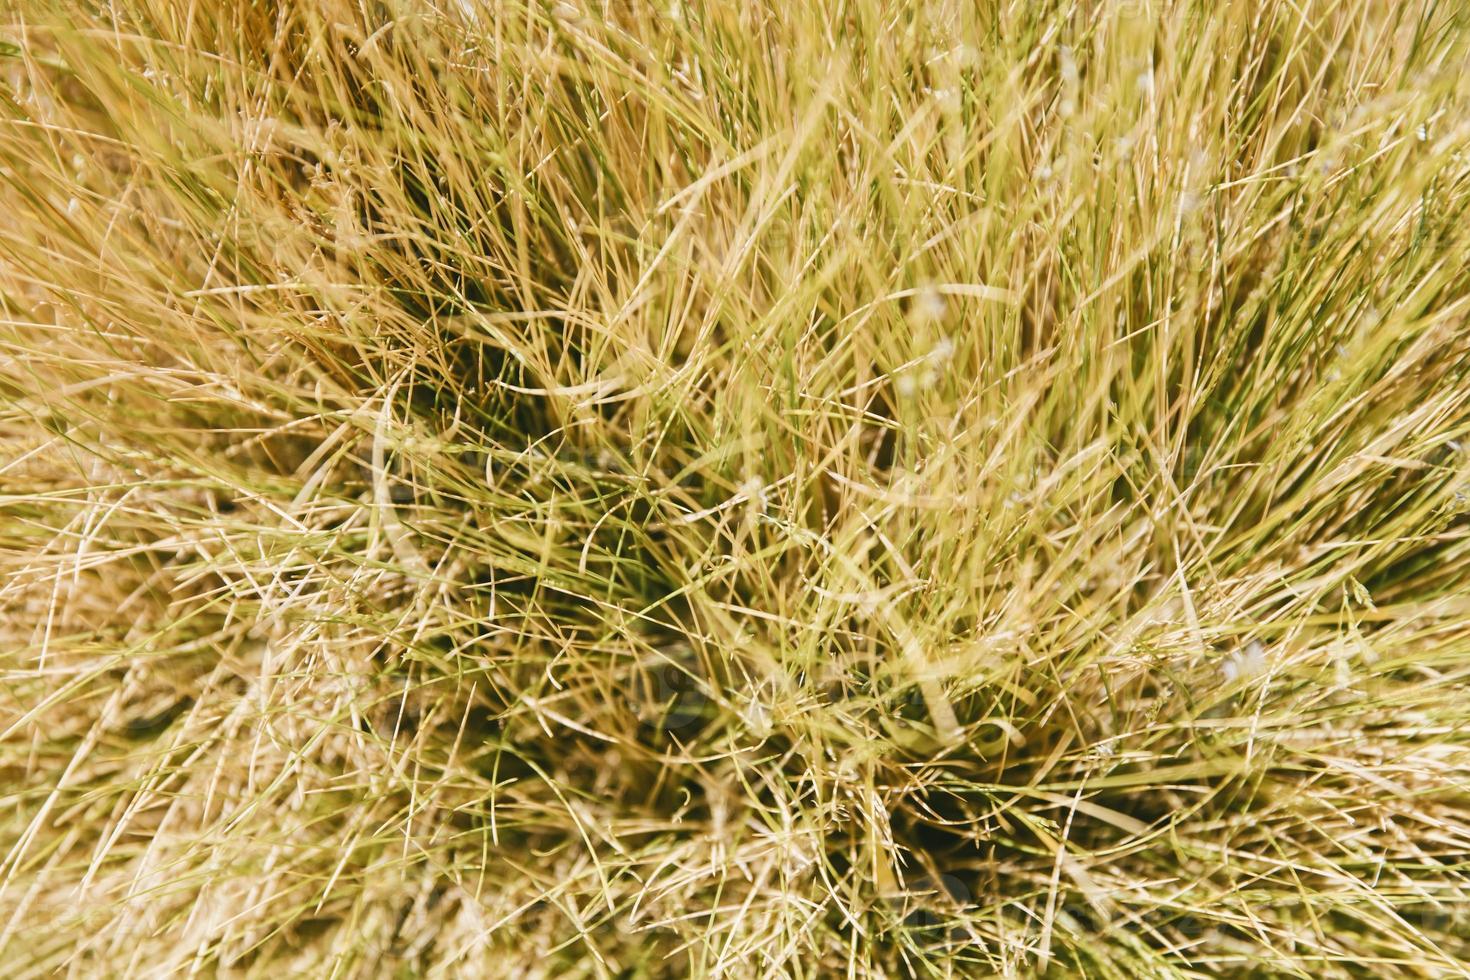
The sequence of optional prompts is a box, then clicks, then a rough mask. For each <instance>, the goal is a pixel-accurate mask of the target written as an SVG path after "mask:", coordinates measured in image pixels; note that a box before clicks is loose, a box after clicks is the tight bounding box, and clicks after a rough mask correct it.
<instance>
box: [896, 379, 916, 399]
mask: <svg viewBox="0 0 1470 980" xmlns="http://www.w3.org/2000/svg"><path fill="white" fill-rule="evenodd" d="M893 387H894V388H895V389H897V391H898V394H899V397H900V398H912V397H914V395H916V394H918V391H919V381H918V379H917V378H915V377H914V376H913V375H912V374H901V375H899V377H898V380H897V381H896V382H894V385H893Z"/></svg>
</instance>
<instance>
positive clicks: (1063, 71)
mask: <svg viewBox="0 0 1470 980" xmlns="http://www.w3.org/2000/svg"><path fill="white" fill-rule="evenodd" d="M1057 72H1058V74H1060V75H1061V76H1062V81H1063V82H1065V83H1066V84H1068V85H1076V84H1077V78H1078V74H1077V59H1076V57H1074V56H1073V54H1072V49H1071V47H1070V46H1068V45H1065V44H1064V45H1062V46H1061V47H1060V48H1058V49H1057Z"/></svg>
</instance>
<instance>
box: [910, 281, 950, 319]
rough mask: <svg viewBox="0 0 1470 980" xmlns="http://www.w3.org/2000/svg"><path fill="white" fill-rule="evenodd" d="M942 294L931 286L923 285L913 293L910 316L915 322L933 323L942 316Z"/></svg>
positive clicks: (943, 306)
mask: <svg viewBox="0 0 1470 980" xmlns="http://www.w3.org/2000/svg"><path fill="white" fill-rule="evenodd" d="M945 308H946V304H945V302H944V294H943V293H941V292H940V291H939V290H938V289H936V288H935V287H933V286H925V287H923V288H922V289H920V290H919V291H918V292H917V293H916V294H915V295H914V306H913V309H912V311H911V312H910V317H911V319H912V320H913V321H914V322H915V323H933V322H934V321H935V320H939V319H942V318H943V317H944V311H945Z"/></svg>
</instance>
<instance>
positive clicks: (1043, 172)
mask: <svg viewBox="0 0 1470 980" xmlns="http://www.w3.org/2000/svg"><path fill="white" fill-rule="evenodd" d="M1051 177H1052V170H1051V165H1050V164H1045V163H1043V164H1042V165H1041V166H1039V167H1037V168H1036V179H1037V181H1039V182H1040V183H1043V184H1044V183H1046V182H1047V181H1049V180H1051Z"/></svg>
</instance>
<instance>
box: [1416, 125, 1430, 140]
mask: <svg viewBox="0 0 1470 980" xmlns="http://www.w3.org/2000/svg"><path fill="white" fill-rule="evenodd" d="M1414 138H1415V139H1417V140H1418V141H1419V142H1421V143H1423V142H1424V141H1425V140H1427V139H1429V127H1428V126H1426V125H1424V124H1423V123H1420V124H1419V128H1418V129H1416V130H1414Z"/></svg>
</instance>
